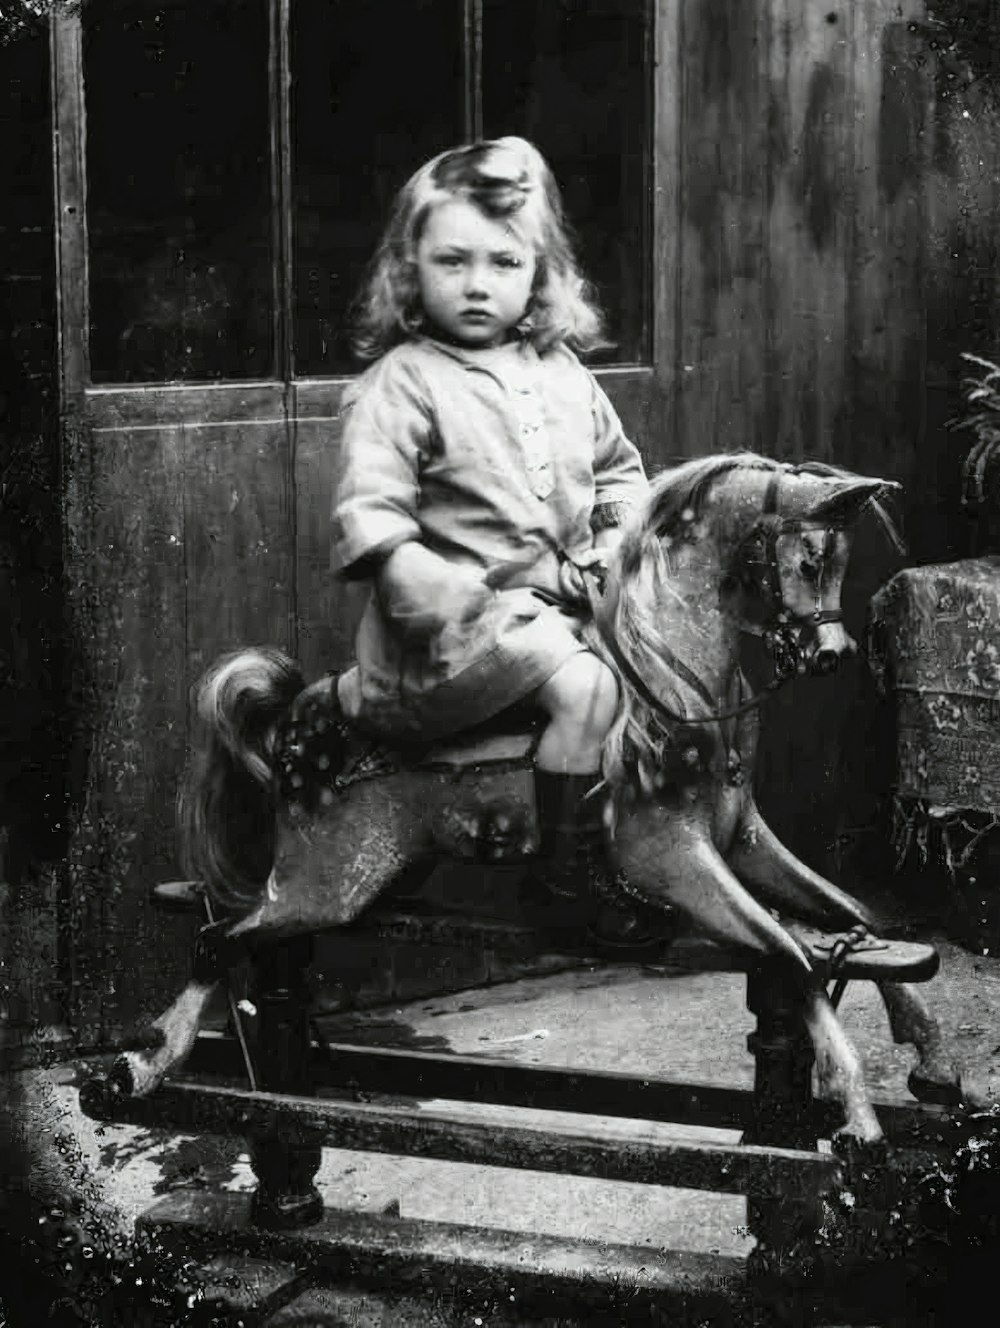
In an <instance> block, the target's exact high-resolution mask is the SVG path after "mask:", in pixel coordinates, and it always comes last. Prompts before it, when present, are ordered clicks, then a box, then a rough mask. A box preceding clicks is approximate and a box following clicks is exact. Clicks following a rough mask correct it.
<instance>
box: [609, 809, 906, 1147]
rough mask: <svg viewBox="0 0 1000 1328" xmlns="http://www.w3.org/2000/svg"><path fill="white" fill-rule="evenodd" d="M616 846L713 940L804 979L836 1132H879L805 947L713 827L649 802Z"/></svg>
mask: <svg viewBox="0 0 1000 1328" xmlns="http://www.w3.org/2000/svg"><path fill="white" fill-rule="evenodd" d="M615 848H616V851H617V855H618V857H619V860H620V862H621V865H622V867H623V868H624V871H625V873H626V875H627V877H628V879H629V882H630V884H631V886H632V887H633V888H634V889H636V890H637V891H638V892H639V893H640V894H643V895H645V896H646V897H647V898H648V899H650V900H651V901H652V902H660V903H667V904H670V905H672V906H673V907H675V908H677V909H679V910H680V911H681V912H683V913H685V914H686V915H687V916H689V917H690V918H691V919H692V921H693V922H694V923H695V924H696V926H697V927H698V929H699V930H700V931H702V932H703V933H705V934H706V935H707V936H709V937H710V938H711V939H712V940H715V941H719V942H721V943H723V944H727V945H736V946H739V947H741V948H745V949H748V950H750V951H752V952H754V953H756V954H759V955H761V956H766V957H767V958H769V959H772V960H779V961H783V962H784V964H785V967H786V970H787V972H788V973H790V974H792V975H793V977H795V978H797V979H798V982H799V984H800V990H801V1001H802V1017H803V1020H804V1022H805V1025H806V1028H807V1029H808V1032H809V1035H810V1037H811V1039H812V1043H813V1048H814V1050H815V1053H816V1068H817V1073H818V1077H819V1083H820V1087H821V1090H822V1092H823V1094H824V1096H827V1097H830V1098H832V1099H833V1100H835V1101H838V1102H839V1103H840V1104H841V1107H842V1109H843V1116H844V1120H843V1125H842V1126H841V1128H840V1130H839V1131H838V1134H842V1135H845V1136H848V1137H852V1138H854V1139H858V1140H860V1141H864V1142H870V1141H873V1140H876V1139H879V1138H881V1135H882V1132H881V1129H880V1127H879V1123H878V1119H877V1117H876V1116H875V1112H874V1111H873V1109H872V1106H871V1102H870V1101H869V1098H868V1093H867V1090H866V1088H865V1083H864V1075H863V1072H862V1068H861V1062H860V1060H859V1058H858V1055H857V1053H856V1051H855V1050H854V1048H853V1047H852V1046H851V1044H850V1042H849V1041H848V1038H847V1036H846V1034H845V1033H844V1030H843V1028H842V1027H841V1025H840V1021H839V1020H838V1019H837V1016H836V1013H835V1011H834V1009H833V1007H832V1006H831V1004H830V1001H829V999H828V998H827V995H826V992H825V990H824V988H823V985H822V983H821V982H820V981H819V980H818V979H817V977H816V976H815V974H814V973H813V970H812V966H811V964H810V962H809V960H808V959H807V957H806V955H805V953H804V951H803V950H802V949H801V948H800V947H799V946H798V945H797V944H796V943H795V941H794V940H793V939H792V937H791V936H790V935H789V934H788V932H787V931H785V929H784V928H783V927H782V926H781V925H780V923H778V922H777V921H776V920H775V918H774V917H772V915H771V914H770V913H769V912H768V911H767V909H766V908H763V907H762V906H761V905H760V904H758V903H757V901H756V900H755V899H754V898H753V896H752V895H751V894H750V893H749V892H748V891H747V890H746V889H745V887H744V886H743V885H742V884H741V883H740V881H739V880H738V879H737V878H736V876H735V875H734V874H733V872H732V871H731V870H730V869H729V867H728V866H727V864H726V863H725V862H724V861H723V859H722V856H721V855H720V854H719V852H718V851H717V849H716V848H715V846H714V844H713V843H712V841H711V838H710V836H709V833H708V829H707V826H706V825H705V824H703V823H702V822H701V820H700V819H699V818H697V817H696V816H690V817H686V816H684V815H683V814H681V815H678V814H676V813H672V812H671V811H670V810H669V809H666V808H663V807H660V806H657V805H655V804H652V803H647V804H645V805H640V806H639V807H637V808H635V809H634V811H633V812H632V813H631V814H630V815H629V816H628V817H627V818H624V820H623V822H622V824H621V825H620V826H619V829H618V832H617V835H616V839H615Z"/></svg>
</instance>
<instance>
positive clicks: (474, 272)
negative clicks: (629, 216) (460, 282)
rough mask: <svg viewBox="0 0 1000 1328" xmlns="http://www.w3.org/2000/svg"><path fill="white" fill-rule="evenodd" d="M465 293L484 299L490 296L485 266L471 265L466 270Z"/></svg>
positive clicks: (479, 264) (480, 264)
mask: <svg viewBox="0 0 1000 1328" xmlns="http://www.w3.org/2000/svg"><path fill="white" fill-rule="evenodd" d="M465 292H466V294H467V295H479V296H483V297H485V296H487V295H488V294H489V280H488V278H487V272H486V267H485V265H484V264H482V263H470V265H469V267H468V269H467V270H466V279H465Z"/></svg>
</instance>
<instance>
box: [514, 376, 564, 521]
mask: <svg viewBox="0 0 1000 1328" xmlns="http://www.w3.org/2000/svg"><path fill="white" fill-rule="evenodd" d="M512 388H513V391H512V396H513V401H514V410H515V414H516V416H517V420H518V435H519V437H520V440H521V453H522V455H523V457H524V463H525V469H526V470H527V473H528V483H529V485H530V487H531V491H532V493H533V494H534V495H535V497H536V498H538V499H539V500H541V501H544V500H545V499H546V498H548V497H549V496H550V494H551V493H552V490H553V488H554V487H555V481H554V479H553V475H552V454H551V451H550V449H549V443H548V438H547V437H546V431H545V418H544V415H543V413H542V407H541V401H540V400H539V398H538V395H537V394H536V392H535V391H534V390H533V388H532V387H531V386H530V385H528V384H526V383H524V382H520V383H516V384H513V385H512Z"/></svg>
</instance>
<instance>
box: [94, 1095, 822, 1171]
mask: <svg viewBox="0 0 1000 1328" xmlns="http://www.w3.org/2000/svg"><path fill="white" fill-rule="evenodd" d="M81 1105H82V1106H83V1109H84V1110H85V1111H86V1112H87V1114H88V1115H92V1116H95V1117H96V1118H97V1119H113V1120H115V1121H117V1122H120V1123H125V1124H130V1125H140V1126H143V1127H145V1128H162V1127H164V1126H169V1127H171V1128H173V1129H175V1130H193V1131H196V1132H197V1131H205V1132H208V1133H216V1134H233V1133H238V1134H244V1133H247V1132H255V1133H256V1132H260V1133H267V1134H270V1135H274V1136H276V1137H278V1138H281V1139H282V1140H284V1141H285V1142H286V1143H288V1142H294V1141H295V1140H296V1139H298V1138H302V1139H306V1138H310V1139H312V1140H313V1141H315V1142H319V1141H322V1142H324V1143H325V1144H326V1145H327V1146H329V1147H334V1148H342V1149H349V1150H355V1149H357V1150H360V1151H365V1152H379V1153H395V1154H399V1155H402V1156H408V1157H417V1158H429V1159H434V1160H436V1161H445V1162H464V1163H472V1164H476V1165H479V1166H502V1167H511V1168H518V1169H525V1170H530V1171H546V1172H563V1173H566V1174H568V1175H575V1176H592V1177H600V1178H601V1179H604V1180H618V1181H630V1182H633V1183H637V1184H644V1185H669V1186H676V1187H679V1188H683V1189H697V1190H711V1191H714V1192H716V1193H719V1194H747V1193H751V1192H763V1191H767V1192H770V1193H778V1194H782V1195H785V1196H791V1195H796V1196H803V1197H805V1196H810V1197H811V1196H816V1195H819V1194H823V1193H825V1192H827V1191H828V1190H830V1189H832V1188H833V1187H834V1186H835V1184H836V1183H837V1180H838V1178H839V1176H840V1164H839V1162H838V1160H837V1159H836V1158H835V1157H834V1156H833V1155H832V1154H822V1153H817V1152H811V1151H807V1150H805V1149H793V1148H764V1147H754V1146H751V1145H746V1144H734V1145H728V1144H720V1143H708V1142H702V1141H698V1142H694V1143H684V1142H676V1141H673V1140H670V1141H667V1140H659V1139H657V1140H654V1139H649V1138H641V1137H632V1138H625V1139H614V1138H608V1137H606V1136H601V1135H599V1134H596V1133H594V1132H593V1131H592V1130H591V1131H590V1132H588V1131H587V1130H586V1129H585V1128H584V1127H583V1126H582V1125H581V1127H580V1128H573V1127H569V1126H566V1125H563V1124H556V1123H546V1124H545V1125H544V1126H538V1125H534V1124H510V1125H508V1124H500V1123H496V1122H489V1123H483V1122H482V1121H481V1120H480V1119H478V1118H477V1117H476V1115H475V1113H474V1111H472V1110H467V1111H466V1112H465V1113H464V1114H463V1113H462V1112H461V1111H460V1110H458V1109H456V1110H454V1111H451V1110H449V1111H442V1110H440V1109H438V1110H430V1109H422V1108H414V1107H392V1106H374V1105H370V1104H367V1103H357V1104H355V1103H345V1102H329V1101H323V1100H321V1099H316V1098H299V1097H289V1096H285V1095H283V1094H277V1093H262V1092H246V1091H244V1090H241V1089H233V1088H212V1087H206V1086H205V1085H201V1084H184V1083H174V1084H166V1085H164V1086H163V1087H162V1088H160V1089H159V1091H158V1092H157V1093H155V1094H153V1095H152V1096H151V1097H148V1098H122V1097H111V1098H110V1099H108V1098H106V1097H105V1098H102V1096H101V1095H100V1094H99V1093H96V1092H95V1093H93V1094H88V1093H86V1092H85V1091H84V1092H81Z"/></svg>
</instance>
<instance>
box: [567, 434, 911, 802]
mask: <svg viewBox="0 0 1000 1328" xmlns="http://www.w3.org/2000/svg"><path fill="white" fill-rule="evenodd" d="M736 470H742V471H764V472H768V473H772V474H773V473H774V472H787V473H789V474H798V475H815V476H817V477H821V478H825V479H832V480H843V481H844V483H845V485H849V484H850V482H851V481H857V480H858V479H859V478H860V477H859V476H858V475H856V474H855V473H853V472H851V471H848V470H845V469H843V468H842V467H840V466H834V465H830V464H827V463H826V462H822V461H804V462H800V463H797V464H788V463H785V462H781V461H777V460H775V459H774V458H771V457H764V456H760V455H758V454H756V453H753V452H733V453H728V454H722V455H715V456H707V457H698V458H696V459H695V460H692V461H686V462H683V463H682V464H681V465H679V466H676V467H674V468H673V469H670V470H667V471H664V472H662V473H661V474H660V475H658V476H657V477H656V478H655V479H654V480H653V482H652V484H651V486H650V494H649V497H648V499H647V501H646V503H645V505H644V506H643V508H642V509H640V510H639V511H638V512H637V513H636V514H635V515H634V516H633V519H632V521H631V522H630V524H629V527H628V528H627V530H626V531H625V534H624V536H623V539H622V543H621V545H620V547H619V550H618V556H617V567H616V571H615V582H616V604H615V606H614V619H613V621H612V623H611V630H612V631H613V632H614V634H615V639H616V641H617V642H618V645H619V646H620V648H621V650H622V651H623V652H624V654H625V655H626V657H627V658H628V659H629V660H631V661H633V663H635V664H636V665H637V667H638V668H639V669H640V672H641V673H642V674H643V676H644V677H645V678H646V680H647V681H648V682H649V683H650V685H651V688H652V690H653V692H654V693H655V694H656V695H658V696H661V697H662V698H663V700H664V701H665V703H666V704H667V705H668V706H669V707H670V708H671V709H672V710H675V711H676V712H677V713H678V714H679V715H682V716H684V715H685V714H686V711H685V706H684V703H683V700H682V699H681V697H680V695H679V694H678V692H677V688H676V679H675V678H674V676H673V675H672V673H671V672H670V671H669V670H668V669H667V668H666V667H665V666H664V665H663V664H662V662H661V661H662V660H663V659H664V657H665V656H666V655H667V654H668V652H667V651H666V650H665V647H666V645H667V642H666V638H665V636H664V633H663V631H662V628H661V627H660V625H659V622H658V618H660V617H662V608H663V599H664V597H665V596H669V594H670V593H671V592H670V580H671V575H672V558H671V549H672V546H673V547H675V546H676V545H677V543H684V542H693V541H696V540H697V539H699V538H700V537H701V533H702V528H701V523H702V521H703V519H704V518H705V516H706V511H707V508H708V499H709V497H710V495H711V493H712V490H713V488H714V486H715V484H716V483H717V482H718V481H719V480H720V479H721V478H722V477H723V476H725V475H728V474H730V473H731V472H733V471H736ZM869 506H870V507H871V509H872V510H873V512H874V513H875V515H876V517H877V519H878V521H879V523H880V525H881V526H882V527H883V529H884V530H885V531H886V534H887V536H888V538H889V540H890V542H891V543H892V544H893V545H894V546H895V547H897V548H902V541H901V539H900V537H899V534H898V532H897V529H896V526H895V523H894V522H893V520H892V517H891V516H890V514H889V513H888V511H887V510H886V508H885V507H884V506H883V504H882V503H881V502H880V501H879V500H878V499H877V498H871V499H870V500H869ZM654 591H655V592H656V593H653V592H654ZM678 602H679V603H680V596H679V594H678ZM657 610H659V613H658V612H657ZM592 646H593V648H594V649H595V650H596V651H598V652H599V653H601V655H602V658H604V659H605V661H606V662H607V663H608V664H609V665H611V666H612V667H613V662H612V661H611V660H610V659H609V658H608V655H607V652H606V651H604V649H603V646H602V644H601V641H600V634H599V633H597V632H594V634H593V642H592ZM709 739H710V726H709V725H696V724H692V725H687V724H684V725H679V724H672V723H670V722H669V720H667V719H666V718H665V717H664V716H663V715H661V714H658V713H656V712H654V711H653V709H652V708H651V707H650V706H649V704H648V703H647V702H646V701H645V700H644V699H643V698H642V697H641V696H640V695H639V694H638V693H637V692H635V690H634V689H633V688H631V687H623V688H622V689H621V698H620V701H619V706H618V713H617V715H616V717H615V720H614V723H613V724H612V727H611V730H610V732H609V734H608V737H607V739H606V741H605V745H604V760H603V773H604V779H605V783H606V786H607V787H608V790H609V792H610V793H611V795H612V796H611V807H612V814H614V812H615V810H616V809H617V806H618V805H619V803H620V800H621V798H622V797H623V796H627V795H628V793H629V791H630V790H635V791H639V790H641V791H642V792H643V793H645V794H651V793H653V792H655V791H656V790H658V789H662V788H665V787H668V786H669V785H670V784H672V783H675V782H678V781H681V780H683V779H684V778H685V777H687V776H689V773H690V766H688V765H686V763H685V760H684V754H685V752H687V751H688V750H689V749H691V748H692V747H693V748H695V749H701V750H704V747H705V745H706V743H707V742H708V741H709Z"/></svg>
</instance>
